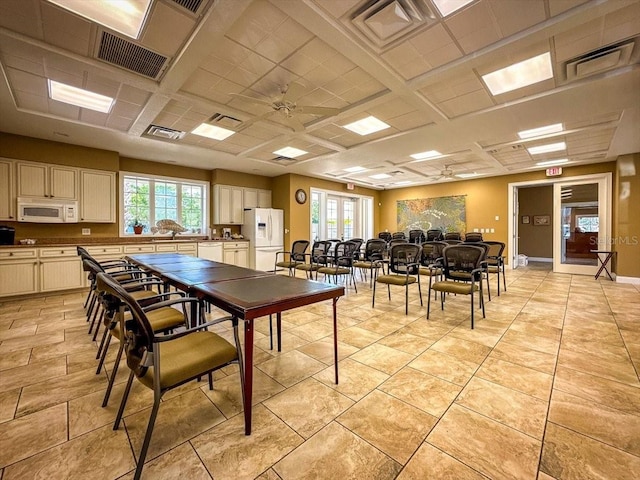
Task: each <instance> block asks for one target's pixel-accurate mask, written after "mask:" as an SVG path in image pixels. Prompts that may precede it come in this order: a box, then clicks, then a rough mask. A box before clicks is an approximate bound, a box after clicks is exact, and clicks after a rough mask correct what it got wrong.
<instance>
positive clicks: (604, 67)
mask: <svg viewBox="0 0 640 480" xmlns="http://www.w3.org/2000/svg"><path fill="white" fill-rule="evenodd" d="M637 43H639V42H638V37H636V38H633V39H631V40H625V41H623V42H619V43H615V44H613V45H608V46H606V47H603V48H599V49H598V50H594V51H593V52H589V53H587V54H585V55H581V56H579V57H577V58H573V59H571V60H569V61H568V62H566V64H565V74H566V80H567V81H569V82H571V81H573V80H580V79H582V78H585V77H589V76H591V75H595V74H598V73H602V72H606V71H608V70H613V69H615V68H620V67H624V66H626V65H630V64H633V63H637V62H638V59H639V54H638V48H639V47H640V45H636V44H637Z"/></svg>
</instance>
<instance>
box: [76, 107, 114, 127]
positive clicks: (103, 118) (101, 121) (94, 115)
mask: <svg viewBox="0 0 640 480" xmlns="http://www.w3.org/2000/svg"><path fill="white" fill-rule="evenodd" d="M108 119H109V115H108V114H106V113H102V112H96V111H95V110H89V109H87V108H83V109H81V111H80V121H81V122H87V123H90V124H91V125H97V126H99V127H105V126H106V125H107V120H108Z"/></svg>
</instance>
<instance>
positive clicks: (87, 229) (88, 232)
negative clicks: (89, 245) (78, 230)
mask: <svg viewBox="0 0 640 480" xmlns="http://www.w3.org/2000/svg"><path fill="white" fill-rule="evenodd" d="M82 235H91V229H90V228H83V229H82Z"/></svg>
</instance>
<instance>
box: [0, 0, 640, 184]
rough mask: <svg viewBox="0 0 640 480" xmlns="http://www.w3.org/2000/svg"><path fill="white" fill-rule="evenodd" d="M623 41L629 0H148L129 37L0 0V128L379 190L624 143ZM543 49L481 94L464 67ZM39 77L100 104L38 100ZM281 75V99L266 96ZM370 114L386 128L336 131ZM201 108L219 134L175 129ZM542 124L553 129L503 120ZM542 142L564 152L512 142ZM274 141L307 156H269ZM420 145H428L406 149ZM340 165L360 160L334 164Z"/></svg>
mask: <svg viewBox="0 0 640 480" xmlns="http://www.w3.org/2000/svg"><path fill="white" fill-rule="evenodd" d="M114 37H115V38H114ZM639 37H640V0H615V1H603V0H591V1H584V0H475V1H472V2H471V3H469V4H468V5H466V6H465V7H463V8H462V9H460V10H458V11H456V12H454V13H452V14H450V15H448V16H446V17H444V18H443V17H442V15H441V14H440V13H439V11H438V9H437V7H436V5H435V4H434V3H433V1H432V0H377V1H374V0H368V1H365V0H296V1H292V0H253V1H251V0H188V1H187V0H153V1H152V5H151V10H150V12H149V14H148V16H147V20H146V22H145V24H144V27H143V30H142V34H141V36H140V38H139V39H137V40H135V39H134V40H132V39H129V38H126V37H123V36H121V35H120V34H118V33H117V32H114V31H111V30H109V29H108V28H107V27H104V26H102V25H99V24H97V23H95V22H92V21H90V20H87V19H84V18H82V17H80V16H77V15H75V14H73V13H70V12H68V11H66V10H64V9H62V8H60V7H58V6H56V5H54V4H52V3H50V2H48V1H46V0H2V2H0V67H1V72H0V74H1V78H0V108H1V110H2V112H1V115H0V130H2V131H4V132H8V133H14V134H19V135H26V136H30V137H35V138H42V139H49V140H55V141H60V142H66V143H73V144H77V145H84V146H89V147H95V148H102V149H107V150H115V151H117V152H119V153H120V154H121V155H122V156H127V157H132V158H140V159H146V160H153V161H158V162H172V163H174V162H177V163H178V164H181V165H185V166H193V167H197V168H204V169H217V168H222V169H228V170H235V171H241V172H246V173H253V174H258V175H265V176H270V177H275V176H278V175H282V174H286V173H298V174H301V175H308V176H312V177H319V178H331V179H336V180H338V181H341V182H354V183H357V184H359V185H363V186H369V187H372V188H386V189H389V188H400V187H403V186H405V185H424V184H430V183H438V182H445V181H456V180H459V177H456V175H457V174H477V175H478V176H496V175H504V174H510V173H516V172H523V171H531V170H533V169H542V168H544V167H539V166H538V167H537V166H536V163H538V162H543V161H547V160H552V159H555V158H560V157H561V158H567V159H569V163H567V164H566V165H577V164H587V163H597V162H605V161H611V160H615V159H616V158H617V156H618V155H621V154H627V153H634V152H639V151H640V135H639V134H638V132H639V131H640V64H639V62H640V51H639V50H640V41H639V40H638V38H639ZM114 42H115V43H114ZM124 51H126V52H128V57H126V59H124V60H122V58H120V57H121V55H120V54H121V53H122V52H124ZM545 52H550V54H551V59H552V66H553V78H551V79H548V80H545V81H542V82H539V83H536V84H533V85H530V86H528V87H524V88H521V89H518V90H515V91H512V92H508V93H504V94H501V95H497V96H493V95H492V94H491V93H490V91H489V90H488V88H487V87H486V85H485V84H484V82H483V80H482V75H484V74H486V73H489V72H493V71H495V70H498V69H501V68H503V67H506V66H509V65H511V64H513V63H516V62H520V61H522V60H525V59H528V58H531V57H534V56H536V55H540V54H542V53H545ZM47 79H51V80H55V81H58V82H62V83H67V84H70V85H73V86H76V87H80V88H84V89H87V90H91V91H93V92H96V93H100V94H102V95H107V96H110V97H113V98H115V103H114V106H113V107H112V109H111V110H110V111H109V113H99V112H95V111H91V110H87V109H84V108H80V107H75V106H72V105H69V104H64V103H60V102H57V101H53V100H51V99H50V98H48V93H47ZM291 85H293V86H295V98H288V97H287V96H286V94H285V96H283V93H282V92H283V91H284V90H286V87H287V86H291ZM247 97H248V98H247ZM252 99H254V101H252ZM281 100H288V101H292V102H293V103H295V104H296V105H297V106H301V105H304V106H313V107H329V108H335V109H339V113H338V114H337V115H332V116H322V115H315V114H309V113H305V111H304V109H302V110H303V111H301V112H300V111H295V106H294V107H293V111H292V113H289V114H291V115H293V117H294V119H295V124H297V125H299V124H302V126H303V128H298V129H296V128H292V125H293V124H294V122H292V121H290V120H289V119H288V117H287V111H286V110H282V111H277V112H276V111H273V110H272V109H271V107H270V106H269V104H270V103H272V102H278V101H281ZM370 115H373V116H375V117H377V118H378V119H380V120H382V121H384V122H385V123H386V124H388V125H389V128H386V129H384V130H381V131H378V132H376V133H372V134H369V135H366V136H360V135H358V134H356V133H353V132H351V131H350V130H347V129H345V128H344V125H347V124H349V123H351V122H355V121H357V120H360V119H362V118H365V117H368V116H370ZM203 122H208V123H211V124H212V125H218V126H221V127H223V128H227V129H230V130H233V131H234V132H236V133H235V134H233V135H231V136H230V137H228V138H226V139H224V140H221V141H218V140H212V139H209V138H205V137H201V136H198V135H194V134H192V133H191V131H192V130H193V129H195V128H196V127H197V126H198V125H200V124H201V123H203ZM554 123H562V124H563V126H564V130H563V131H562V132H560V133H555V134H547V135H545V136H542V137H537V138H531V139H526V140H521V139H520V138H519V136H518V134H517V132H518V131H521V130H528V129H533V128H537V127H541V126H544V125H549V124H554ZM152 126H153V127H154V128H151V129H150V127H152ZM173 131H177V133H173ZM180 132H184V134H180ZM555 142H565V143H566V151H564V152H560V154H558V153H552V154H543V155H531V154H530V153H529V152H528V150H527V149H528V148H530V147H532V146H536V145H544V144H546V143H555ZM287 146H289V147H294V148H298V149H301V150H304V151H305V152H307V153H305V154H303V155H301V156H298V157H296V158H282V157H281V156H280V155H278V154H275V153H273V152H275V151H277V150H279V149H282V148H284V147H287ZM429 150H436V151H438V152H440V153H441V154H442V156H441V157H439V158H436V159H431V160H425V161H419V162H416V161H415V160H414V159H413V158H412V157H410V155H411V154H415V153H418V152H425V151H429ZM354 166H360V167H363V168H364V169H366V170H364V171H360V172H356V173H349V172H347V171H345V169H347V168H350V167H354ZM382 174H384V175H382ZM372 176H375V177H377V178H372ZM381 177H383V178H381Z"/></svg>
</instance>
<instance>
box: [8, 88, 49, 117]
mask: <svg viewBox="0 0 640 480" xmlns="http://www.w3.org/2000/svg"><path fill="white" fill-rule="evenodd" d="M13 93H14V96H15V99H16V104H17V105H18V108H22V109H25V110H32V111H34V112H41V113H47V112H48V111H49V101H48V99H47V97H46V96H42V95H35V94H33V93H29V92H24V91H21V90H15V91H14V92H13Z"/></svg>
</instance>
